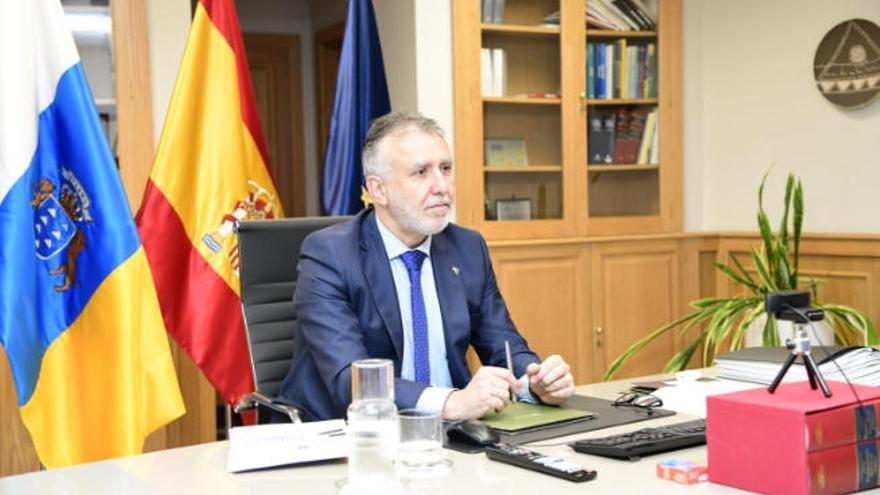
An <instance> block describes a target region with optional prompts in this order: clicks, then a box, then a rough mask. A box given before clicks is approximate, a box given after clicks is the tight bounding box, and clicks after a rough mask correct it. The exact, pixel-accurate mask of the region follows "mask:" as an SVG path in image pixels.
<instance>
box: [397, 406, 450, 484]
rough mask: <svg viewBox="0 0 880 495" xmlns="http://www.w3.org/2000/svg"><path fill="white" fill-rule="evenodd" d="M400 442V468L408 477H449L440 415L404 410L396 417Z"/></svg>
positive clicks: (398, 448) (400, 472)
mask: <svg viewBox="0 0 880 495" xmlns="http://www.w3.org/2000/svg"><path fill="white" fill-rule="evenodd" d="M397 420H398V423H399V424H400V443H399V444H398V447H397V468H398V472H399V474H400V475H401V476H403V477H405V478H423V477H434V476H439V475H443V474H446V473H447V472H448V471H449V463H448V462H447V461H446V459H445V454H444V453H443V428H442V422H441V420H440V415H439V414H438V413H428V412H424V411H417V410H415V409H405V410H403V411H400V412H399V413H398V414H397Z"/></svg>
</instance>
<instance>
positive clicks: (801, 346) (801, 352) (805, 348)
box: [767, 322, 831, 397]
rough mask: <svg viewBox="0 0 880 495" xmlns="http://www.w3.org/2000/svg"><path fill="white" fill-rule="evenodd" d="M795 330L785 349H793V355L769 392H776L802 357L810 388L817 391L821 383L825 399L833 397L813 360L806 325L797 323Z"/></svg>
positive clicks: (771, 385) (789, 357) (786, 361)
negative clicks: (817, 386) (817, 383)
mask: <svg viewBox="0 0 880 495" xmlns="http://www.w3.org/2000/svg"><path fill="white" fill-rule="evenodd" d="M795 329H796V335H795V337H794V338H792V339H788V340H786V342H785V347H788V348H789V349H791V355H789V356H788V359H786V360H785V364H783V365H782V369H781V370H779V373H778V374H777V375H776V378H774V379H773V383H771V384H770V387H769V388H767V391H768V392H770V393H771V394H772V393H773V392H775V391H776V387H778V386H779V383H780V382H782V378H783V377H784V376H785V374H786V373H787V372H788V369H789V368H791V365H792V363H794V361H795V359H797V358H798V356H800V357H801V358H802V359H803V362H804V367H805V368H806V369H807V377H808V378H809V379H810V388H812V389H813V390H816V382H819V386H821V387H822V393H824V394H825V397H831V389H829V388H828V384H827V383H825V378H824V377H823V376H822V373H820V372H819V366H817V365H816V360H815V359H813V355H812V354H810V338H809V337H807V331H806V330H804V323H798V322H795Z"/></svg>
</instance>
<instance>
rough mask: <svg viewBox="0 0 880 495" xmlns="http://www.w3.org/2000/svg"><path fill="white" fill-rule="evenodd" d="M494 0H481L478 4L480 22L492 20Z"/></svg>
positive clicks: (486, 22) (484, 22)
mask: <svg viewBox="0 0 880 495" xmlns="http://www.w3.org/2000/svg"><path fill="white" fill-rule="evenodd" d="M494 6H495V0H483V1H482V3H481V4H480V22H482V23H483V24H489V23H491V22H492V17H493V11H494V9H495V7H494Z"/></svg>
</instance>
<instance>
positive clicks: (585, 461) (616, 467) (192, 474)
mask: <svg viewBox="0 0 880 495" xmlns="http://www.w3.org/2000/svg"><path fill="white" fill-rule="evenodd" d="M651 378H655V377H645V378H640V379H639V380H647V379H651ZM632 381H634V380H621V381H617V382H608V383H599V384H594V385H585V386H581V387H578V393H579V394H585V395H592V396H597V397H606V398H609V399H610V398H614V397H616V396H617V392H619V391H620V390H623V389H625V388H626V387H627V386H628V384H629V383H631V382H632ZM688 419H693V418H692V417H689V416H685V415H675V416H672V417H666V418H660V419H654V420H648V421H643V422H640V423H636V424H631V425H624V426H618V427H613V428H607V429H603V430H598V431H594V432H589V433H583V434H578V435H573V436H571V437H563V438H558V439H551V440H545V441H542V442H536V443H537V444H542V445H543V444H551V443H557V444H558V443H562V442H565V441H569V440H572V439H575V438H588V437H591V436H606V435H610V434H614V433H620V432H624V431H629V430H633V429H639V428H644V427H647V426H657V425H660V424H665V423H676V422H681V421H685V420H688ZM227 448H228V447H227V443H226V442H213V443H207V444H202V445H195V446H192V447H184V448H179V449H170V450H165V451H160V452H152V453H149V454H144V455H139V456H132V457H125V458H120V459H114V460H109V461H102V462H95V463H90V464H82V465H79V466H74V467H69V468H61V469H53V470H49V471H43V472H37V473H29V474H24V475H19V476H11V477H7V478H0V493H41V494H43V493H45V494H50V493H74V494H76V493H86V494H99V493H113V494H121V495H137V494H141V493H162V494H166V493H187V494H189V493H207V494H211V495H221V494H238V493H242V494H254V495H269V494H275V493H278V494H282V493H283V494H285V495H287V494H291V493H302V494H309V495H317V494H335V493H337V488H336V483H337V482H338V481H339V480H341V479H342V478H344V477H345V476H346V473H347V470H346V465H345V464H344V463H334V464H322V465H316V466H307V467H289V468H281V469H271V470H266V471H260V472H251V473H244V474H229V473H227V472H226V456H227ZM530 448H532V449H533V450H537V451H540V452H545V453H548V454H552V455H556V456H559V457H564V458H567V459H570V460H572V461H574V462H576V463H578V464H581V465H583V466H588V467H591V468H593V469H596V470H597V471H598V472H599V476H598V477H597V479H596V480H594V481H588V482H585V483H572V482H569V481H565V480H561V479H558V478H553V477H550V476H546V475H543V474H541V473H536V472H532V471H528V470H525V469H521V468H518V467H514V466H509V465H506V464H502V463H499V462H495V461H490V460H489V459H487V458H486V456H485V455H483V454H474V455H468V454H462V453H459V452H453V451H446V452H447V455H448V456H449V458H450V459H451V460H452V461H453V463H454V464H453V467H452V472H451V473H450V474H449V475H448V476H445V477H443V478H438V479H434V480H424V481H413V482H411V483H410V484H409V488H410V493H413V494H419V495H435V494H436V495H440V494H449V495H467V494H470V493H480V494H487V495H507V494H535V495H549V494H556V493H582V492H589V493H613V494H626V493H632V494H648V493H650V494H655V493H670V494H675V493H681V494H690V495H694V494H698V493H712V494H715V493H718V494H724V493H743V492H741V491H739V490H735V489H732V488H728V487H725V486H722V485H715V484H711V483H699V484H696V485H690V486H687V485H680V484H678V483H674V482H672V481H667V480H661V479H658V478H657V477H656V473H655V466H656V464H657V461H658V460H662V459H670V458H676V459H686V460H691V461H695V462H698V463H705V461H706V449H705V447H694V448H690V449H686V450H680V451H677V452H672V453H665V454H659V455H657V456H653V457H648V458H645V459H642V460H641V461H638V462H630V461H617V460H613V459H605V458H602V457H594V456H588V455H584V454H578V453H576V452H574V451H572V450H571V449H569V448H568V447H566V446H564V445H558V446H547V447H530Z"/></svg>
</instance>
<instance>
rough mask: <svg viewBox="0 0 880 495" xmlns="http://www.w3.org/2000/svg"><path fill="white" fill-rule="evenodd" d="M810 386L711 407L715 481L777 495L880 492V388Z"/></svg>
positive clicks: (728, 399)
mask: <svg viewBox="0 0 880 495" xmlns="http://www.w3.org/2000/svg"><path fill="white" fill-rule="evenodd" d="M828 386H829V387H830V388H831V391H832V396H831V397H830V398H826V397H825V396H824V395H822V391H821V390H812V389H811V388H810V385H809V383H808V382H795V383H786V384H782V385H780V386H779V388H778V389H776V393H775V394H772V395H771V394H770V393H768V392H767V389H765V388H759V389H754V390H746V391H743V392H735V393H731V394H723V395H715V396H711V397H709V398H708V399H707V418H706V443H707V447H708V452H709V481H712V482H714V483H723V484H725V485H730V486H735V487H738V488H743V489H746V490H751V491H756V492H762V493H774V494H777V493H778V494H789V493H791V494H804V493H842V492H850V491H855V490H861V489H866V488H873V487H877V486H880V480H878V469H880V462H878V455H877V454H878V441H880V439H878V436H880V435H878V411H880V388H877V387H866V386H860V385H855V389H856V391H857V392H858V394H859V397H860V398H861V400H862V404H863V407H862V408H857V403H856V399H855V396H854V395H853V393H852V392H851V391H850V388H849V386H847V385H846V384H845V383H839V382H828Z"/></svg>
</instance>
